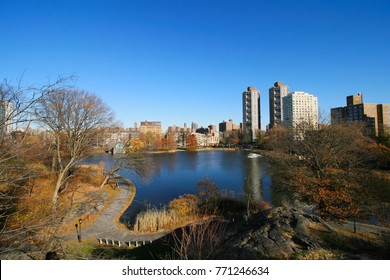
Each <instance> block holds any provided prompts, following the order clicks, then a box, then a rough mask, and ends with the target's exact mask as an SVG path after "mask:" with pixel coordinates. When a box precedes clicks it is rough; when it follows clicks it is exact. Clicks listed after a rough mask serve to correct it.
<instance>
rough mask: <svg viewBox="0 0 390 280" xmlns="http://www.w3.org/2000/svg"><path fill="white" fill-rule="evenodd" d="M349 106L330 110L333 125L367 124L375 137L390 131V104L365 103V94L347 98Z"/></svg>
mask: <svg viewBox="0 0 390 280" xmlns="http://www.w3.org/2000/svg"><path fill="white" fill-rule="evenodd" d="M346 99H347V106H344V107H337V108H332V109H331V110H330V115H331V122H332V124H343V123H347V122H361V123H365V124H366V125H367V126H368V128H369V129H370V133H371V134H372V135H373V136H380V135H382V134H384V133H386V132H388V130H389V126H390V123H389V119H390V104H367V103H363V94H361V93H358V94H357V95H350V96H347V98H346Z"/></svg>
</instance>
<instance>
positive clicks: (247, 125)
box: [242, 86, 261, 142]
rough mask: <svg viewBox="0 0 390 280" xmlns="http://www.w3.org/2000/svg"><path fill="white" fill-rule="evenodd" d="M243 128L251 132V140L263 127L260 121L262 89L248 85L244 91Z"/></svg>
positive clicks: (252, 140) (253, 139)
mask: <svg viewBox="0 0 390 280" xmlns="http://www.w3.org/2000/svg"><path fill="white" fill-rule="evenodd" d="M242 108H243V128H244V130H245V131H246V132H247V133H248V134H249V137H250V141H251V142H254V141H255V140H256V133H257V131H259V130H260V129H261V122H260V91H258V90H256V89H255V87H253V86H250V87H248V89H247V91H244V92H243V93H242Z"/></svg>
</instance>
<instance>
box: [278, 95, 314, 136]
mask: <svg viewBox="0 0 390 280" xmlns="http://www.w3.org/2000/svg"><path fill="white" fill-rule="evenodd" d="M283 125H284V126H285V127H288V128H293V129H297V128H299V129H306V128H311V129H313V128H314V129H317V128H318V98H317V97H316V96H314V95H312V94H309V93H305V92H301V91H294V92H291V93H289V94H288V95H287V96H285V97H283ZM301 132H302V131H301Z"/></svg>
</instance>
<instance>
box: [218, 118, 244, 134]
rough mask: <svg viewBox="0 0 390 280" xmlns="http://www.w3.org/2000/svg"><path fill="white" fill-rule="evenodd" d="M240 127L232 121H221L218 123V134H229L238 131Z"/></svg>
mask: <svg viewBox="0 0 390 280" xmlns="http://www.w3.org/2000/svg"><path fill="white" fill-rule="evenodd" d="M239 129H240V125H237V124H234V123H233V120H232V119H230V120H229V121H228V122H227V121H223V122H221V123H219V132H231V131H233V130H239Z"/></svg>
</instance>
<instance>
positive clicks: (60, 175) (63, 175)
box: [52, 158, 74, 207]
mask: <svg viewBox="0 0 390 280" xmlns="http://www.w3.org/2000/svg"><path fill="white" fill-rule="evenodd" d="M73 163H74V159H73V158H71V159H70V161H69V163H68V164H67V165H66V166H65V168H64V169H61V170H60V172H59V173H58V178H57V183H56V187H55V189H54V194H53V200H52V202H53V206H54V207H55V206H56V205H57V201H58V197H59V193H60V189H61V186H62V185H63V183H64V182H65V180H66V179H67V178H68V176H67V175H68V172H69V169H70V168H71V167H72V166H73Z"/></svg>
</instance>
